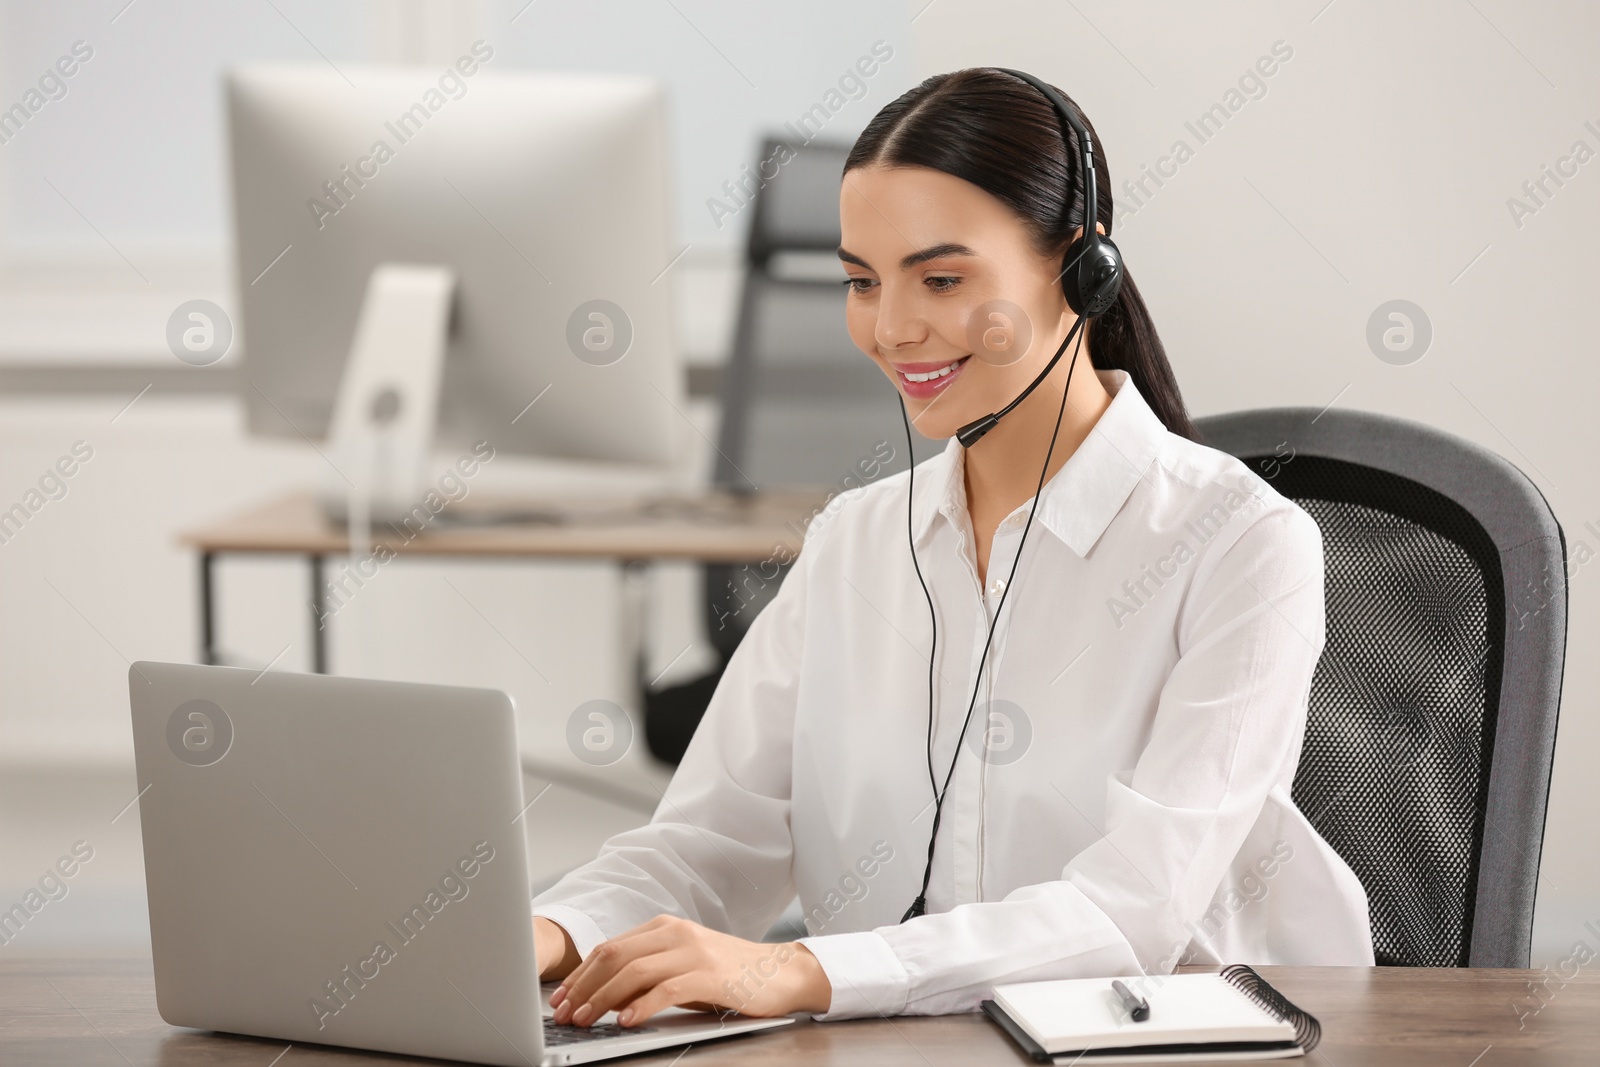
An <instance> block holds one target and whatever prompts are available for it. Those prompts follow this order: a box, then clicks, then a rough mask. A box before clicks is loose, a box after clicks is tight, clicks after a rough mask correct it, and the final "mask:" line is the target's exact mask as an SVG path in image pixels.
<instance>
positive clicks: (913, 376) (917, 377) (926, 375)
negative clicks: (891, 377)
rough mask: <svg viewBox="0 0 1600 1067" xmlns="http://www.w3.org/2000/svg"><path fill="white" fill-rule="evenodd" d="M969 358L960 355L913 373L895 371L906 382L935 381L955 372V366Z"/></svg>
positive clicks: (969, 357)
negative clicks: (928, 368) (938, 365)
mask: <svg viewBox="0 0 1600 1067" xmlns="http://www.w3.org/2000/svg"><path fill="white" fill-rule="evenodd" d="M971 358H972V357H971V356H962V357H961V358H960V359H956V360H951V361H950V362H949V363H946V364H945V365H944V366H942V367H936V368H934V369H933V370H928V371H918V372H915V373H913V372H911V371H904V370H896V372H895V373H897V374H899V375H900V377H902V378H904V379H905V380H906V381H908V382H917V383H921V382H931V381H936V380H937V379H939V378H945V377H948V376H949V375H951V374H953V373H955V369H956V368H957V367H959V366H961V364H963V363H965V362H966V361H967V360H969V359H971Z"/></svg>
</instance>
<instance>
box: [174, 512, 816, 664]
mask: <svg viewBox="0 0 1600 1067" xmlns="http://www.w3.org/2000/svg"><path fill="white" fill-rule="evenodd" d="M825 496H826V494H825V493H824V492H823V491H821V490H814V491H813V490H806V491H794V492H764V493H757V494H750V495H747V496H735V495H733V494H731V493H722V492H706V493H698V494H678V495H673V496H654V497H636V498H632V499H627V500H594V499H582V500H580V499H572V498H567V499H560V498H555V499H548V500H526V499H520V498H519V499H518V500H515V501H507V500H504V499H497V498H494V497H491V496H489V495H487V494H482V493H474V494H472V495H470V496H468V497H466V498H465V499H463V500H462V501H460V502H459V503H454V504H451V505H450V506H449V508H448V509H447V511H446V512H444V513H442V514H444V515H445V516H446V517H445V518H441V519H437V520H434V521H431V522H430V523H428V524H427V526H426V527H424V528H422V529H421V530H420V532H416V531H411V532H412V533H413V534H414V536H409V537H408V536H407V533H408V531H406V530H397V529H393V528H388V527H383V526H376V525H375V526H374V528H373V531H372V534H373V545H374V549H375V548H376V546H378V545H384V546H386V547H388V548H389V549H390V550H392V551H393V552H394V553H395V554H396V555H397V556H398V557H401V558H404V557H405V556H411V555H415V556H433V557H440V556H454V557H464V558H473V559H489V558H499V559H544V560H550V559H588V560H596V559H599V560H615V561H617V562H618V563H623V564H640V563H648V562H652V561H657V560H693V561H696V562H700V563H760V562H763V561H766V560H769V559H774V558H776V559H779V560H783V559H788V558H792V555H793V553H795V552H798V551H799V548H800V542H801V539H802V538H803V536H804V534H805V527H806V523H807V522H808V521H809V520H810V519H811V517H812V515H814V514H815V513H816V512H817V510H818V509H819V508H820V507H821V506H822V504H823V501H824V499H825ZM511 506H516V507H519V508H524V509H528V508H538V509H539V510H542V511H546V512H548V513H549V515H550V517H551V519H553V520H554V521H542V522H532V521H524V522H496V523H491V524H482V525H480V524H474V523H472V522H471V521H470V520H472V519H473V518H475V517H482V516H484V515H486V514H490V513H493V512H494V511H495V510H496V509H505V508H509V507H511ZM461 520H468V521H466V522H463V521H461ZM182 540H183V542H184V543H185V544H187V545H188V546H190V547H191V548H193V549H195V550H196V551H197V552H198V553H199V557H200V662H202V663H218V662H220V656H219V653H218V650H217V634H216V617H217V615H216V587H215V584H214V582H213V578H214V576H215V565H216V560H217V558H218V557H219V556H222V555H225V554H230V553H240V554H245V553H265V554H271V555H297V556H303V557H304V558H305V559H306V561H307V562H308V563H309V565H310V571H311V620H310V621H311V649H312V669H313V670H315V671H317V672H319V673H322V672H325V671H326V670H327V669H328V652H327V642H326V639H325V635H324V631H323V629H322V627H321V625H319V623H320V620H321V618H322V615H323V604H324V578H323V569H324V567H323V564H324V562H325V561H326V560H327V559H328V558H330V557H334V556H342V555H347V554H348V553H349V552H350V540H349V537H348V536H347V531H346V530H345V528H344V527H342V526H339V525H336V524H334V523H330V522H328V521H327V519H325V518H324V517H323V514H322V511H321V509H320V508H319V507H318V506H317V503H316V500H315V499H314V498H313V496H312V495H311V494H310V493H308V492H302V493H293V494H290V495H288V496H284V497H280V498H278V499H276V500H272V501H270V502H268V503H266V504H263V505H261V506H259V507H255V508H252V509H250V510H249V511H246V512H243V513H241V514H239V515H235V516H231V517H229V518H227V519H224V520H222V521H220V522H216V523H213V524H211V525H208V526H205V527H202V528H200V529H196V530H191V531H189V532H187V533H185V534H184V535H183V537H182Z"/></svg>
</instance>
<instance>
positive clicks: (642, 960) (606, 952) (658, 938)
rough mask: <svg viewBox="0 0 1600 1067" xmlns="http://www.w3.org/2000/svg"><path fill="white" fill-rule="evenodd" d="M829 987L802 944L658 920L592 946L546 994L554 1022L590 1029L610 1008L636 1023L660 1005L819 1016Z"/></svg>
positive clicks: (762, 1014)
mask: <svg viewBox="0 0 1600 1067" xmlns="http://www.w3.org/2000/svg"><path fill="white" fill-rule="evenodd" d="M832 1001H833V986H832V985H831V984H830V983H829V982H828V976H827V974H826V973H824V972H823V970H822V964H821V963H819V962H817V958H816V957H815V956H813V955H812V954H811V952H810V950H808V949H807V948H806V947H805V946H804V945H801V944H799V943H798V942H793V941H791V942H787V943H783V944H766V943H763V942H758V941H745V940H742V939H741V938H737V937H733V936H731V935H729V934H720V933H717V932H716V931H714V930H708V929H706V928H705V927H704V926H701V925H700V924H699V923H696V922H690V921H689V920H688V919H679V918H675V917H673V916H669V915H663V916H660V917H658V918H655V919H651V920H650V921H649V922H647V923H645V924H643V925H642V926H636V927H634V928H633V929H632V930H629V931H628V932H627V933H625V934H623V935H621V936H620V937H614V938H612V939H611V940H609V941H603V942H601V943H600V944H599V945H596V946H595V949H594V951H593V952H591V953H589V958H588V959H586V960H584V961H583V962H582V963H580V964H579V965H578V966H577V967H576V968H575V969H574V970H573V971H572V973H571V974H570V975H568V976H567V979H566V981H564V982H563V983H562V984H561V988H559V989H557V990H556V991H555V992H554V993H553V994H551V996H550V1006H551V1007H552V1008H554V1009H555V1021H556V1022H558V1023H575V1024H577V1025H579V1026H588V1025H589V1024H590V1023H592V1022H594V1021H595V1020H596V1019H598V1018H600V1017H601V1016H602V1015H604V1014H605V1013H606V1012H608V1011H613V1010H616V1011H618V1012H619V1016H618V1020H617V1021H618V1022H620V1023H621V1024H622V1025H623V1026H637V1025H639V1024H640V1023H643V1022H644V1021H645V1020H646V1019H648V1018H650V1016H652V1015H654V1014H655V1013H656V1012H658V1011H661V1010H662V1009H663V1008H669V1007H687V1008H694V1009H697V1010H702V1011H707V1010H719V1009H721V1010H730V1011H738V1012H741V1013H743V1014H745V1015H753V1016H758V1017H770V1016H775V1015H788V1014H790V1013H792V1012H797V1011H809V1012H819V1013H820V1012H825V1011H827V1010H828V1005H829V1004H830V1003H832Z"/></svg>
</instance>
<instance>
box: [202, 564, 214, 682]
mask: <svg viewBox="0 0 1600 1067" xmlns="http://www.w3.org/2000/svg"><path fill="white" fill-rule="evenodd" d="M215 564H216V555H215V553H212V552H202V553H200V662H201V663H204V664H205V665H206V666H208V667H214V666H216V664H217V631H216V616H215V614H214V612H215V605H214V604H213V603H212V598H213V595H214V594H213V592H212V587H211V579H212V574H213V572H214V571H215V569H216V567H215Z"/></svg>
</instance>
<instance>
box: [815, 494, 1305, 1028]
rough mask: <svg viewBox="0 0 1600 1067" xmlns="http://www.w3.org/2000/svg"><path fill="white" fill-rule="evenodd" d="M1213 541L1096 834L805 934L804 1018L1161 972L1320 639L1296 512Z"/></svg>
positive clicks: (1301, 710)
mask: <svg viewBox="0 0 1600 1067" xmlns="http://www.w3.org/2000/svg"><path fill="white" fill-rule="evenodd" d="M1213 549H1214V550H1213V551H1211V552H1207V553H1205V554H1203V555H1202V556H1201V558H1200V559H1199V560H1197V562H1196V564H1195V566H1196V570H1195V573H1194V577H1193V580H1192V582H1191V584H1190V586H1189V588H1188V589H1187V590H1186V593H1185V598H1184V601H1183V603H1182V605H1181V607H1180V608H1179V610H1178V612H1177V633H1176V635H1175V636H1176V643H1177V653H1178V658H1177V660H1176V663H1175V665H1174V666H1173V668H1172V670H1171V672H1170V675H1169V676H1168V677H1167V679H1166V682H1165V684H1164V685H1163V686H1162V688H1161V690H1160V696H1159V704H1158V706H1157V710H1156V713H1155V717H1154V721H1153V725H1152V728H1151V732H1150V736H1149V740H1148V742H1147V744H1145V746H1144V747H1143V749H1142V751H1141V752H1140V754H1139V756H1138V759H1137V761H1136V763H1135V765H1134V766H1133V767H1131V768H1122V769H1112V770H1110V771H1109V773H1108V775H1107V779H1106V803H1105V808H1104V825H1103V836H1101V837H1100V838H1099V839H1098V840H1097V841H1095V842H1094V843H1092V844H1091V845H1089V846H1088V847H1087V848H1084V849H1083V850H1082V851H1081V852H1079V853H1078V854H1077V855H1075V856H1073V857H1072V859H1071V860H1070V861H1069V862H1068V863H1067V864H1066V866H1065V868H1064V869H1063V870H1062V872H1061V877H1060V879H1059V880H1053V881H1050V882H1046V883H1042V884H1036V885H1030V886H1024V887H1022V888H1019V889H1017V890H1015V891H1014V892H1012V893H1010V894H1008V895H1007V896H1005V897H1004V898H1002V899H1000V900H996V901H986V902H979V903H970V904H963V905H960V906H957V907H955V908H952V909H950V910H949V911H946V912H943V913H940V914H934V915H925V916H920V917H918V918H916V919H912V920H910V921H909V922H905V923H901V924H899V925H893V926H882V927H878V928H876V929H874V930H870V931H864V932H855V933H839V934H828V935H821V936H817V937H809V938H805V939H803V940H802V943H803V944H805V945H806V946H807V947H808V948H809V949H810V950H811V951H812V953H813V954H814V955H816V957H817V958H818V959H819V960H820V961H821V962H822V965H823V968H824V970H825V971H826V972H827V974H828V977H829V980H830V981H831V983H832V985H833V1001H832V1005H831V1007H830V1009H829V1011H828V1012H827V1013H826V1014H825V1015H822V1016H819V1018H822V1019H837V1018H848V1017H854V1016H862V1015H879V1014H900V1013H906V1014H942V1013H947V1012H959V1011H971V1010H974V1009H975V1008H976V1007H977V1006H978V1003H979V1001H981V1000H982V999H984V998H985V997H987V996H989V995H990V990H991V989H992V987H993V986H994V985H996V984H998V983H1003V982H1016V981H1033V980H1043V979H1050V978H1072V977H1095V976H1101V975H1110V974H1136V973H1141V972H1142V973H1167V972H1170V971H1171V970H1172V967H1173V965H1174V964H1175V963H1176V962H1177V960H1178V958H1179V956H1180V954H1181V952H1182V950H1183V948H1184V947H1185V946H1186V945H1187V944H1188V942H1189V941H1190V940H1191V936H1192V935H1191V930H1192V925H1191V924H1193V923H1194V922H1195V921H1196V920H1197V919H1198V918H1199V917H1200V915H1201V913H1202V912H1203V911H1204V910H1205V908H1206V907H1207V905H1208V903H1209V902H1210V900H1211V898H1212V896H1213V895H1214V894H1215V893H1216V892H1217V889H1218V887H1219V885H1220V884H1221V883H1222V881H1223V879H1224V877H1225V876H1226V874H1227V872H1228V869H1229V867H1230V865H1231V864H1232V863H1233V862H1234V860H1235V858H1236V857H1237V856H1238V854H1239V852H1240V849H1241V847H1242V845H1243V843H1244V842H1245V840H1246V838H1247V836H1248V835H1249V833H1250V831H1251V828H1252V826H1253V825H1254V824H1255V822H1256V820H1257V818H1258V816H1259V815H1260V813H1261V811H1262V808H1263V805H1264V804H1265V803H1266V800H1267V797H1268V794H1269V793H1270V792H1271V791H1272V790H1273V789H1274V788H1275V787H1278V786H1279V785H1282V784H1284V783H1285V782H1286V781H1287V780H1289V779H1291V778H1292V775H1293V771H1294V764H1295V761H1296V760H1297V758H1298V754H1299V750H1300V744H1301V739H1302V736H1303V732H1304V729H1305V716H1306V700H1307V697H1308V694H1309V691H1310V686H1311V679H1312V675H1313V673H1314V672H1315V670H1316V665H1317V661H1318V659H1319V658H1320V656H1321V653H1322V649H1323V644H1324V640H1325V629H1324V602H1323V582H1324V569H1323V555H1322V536H1321V532H1320V530H1319V529H1318V527H1317V524H1316V522H1315V521H1314V520H1313V519H1312V518H1311V517H1310V516H1309V515H1307V514H1306V513H1305V512H1304V511H1303V510H1301V509H1300V508H1299V507H1298V506H1295V505H1293V504H1288V503H1287V502H1284V503H1282V504H1280V505H1279V506H1278V507H1275V508H1271V509H1268V510H1266V511H1265V512H1264V513H1263V514H1261V515H1260V516H1259V517H1257V518H1255V519H1254V520H1253V521H1252V522H1251V523H1250V524H1249V525H1248V526H1247V527H1245V528H1244V529H1243V531H1242V532H1241V533H1240V534H1239V535H1238V536H1237V537H1236V538H1235V539H1234V540H1233V541H1232V543H1230V544H1221V543H1218V544H1214V545H1213ZM1041 814H1045V815H1046V816H1047V817H1054V816H1055V815H1057V814H1059V815H1060V816H1061V817H1062V818H1069V817H1075V816H1074V815H1073V813H1072V812H1071V811H1067V810H1064V811H1062V812H1060V813H1041ZM1012 832H1022V831H1021V828H1020V827H1019V828H1013V830H1012Z"/></svg>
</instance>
